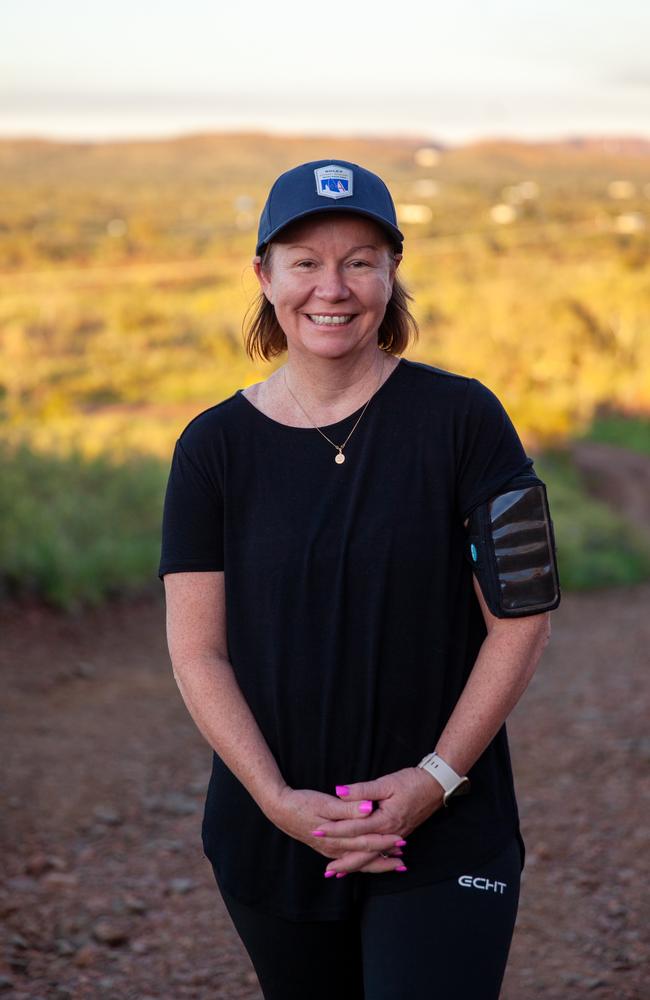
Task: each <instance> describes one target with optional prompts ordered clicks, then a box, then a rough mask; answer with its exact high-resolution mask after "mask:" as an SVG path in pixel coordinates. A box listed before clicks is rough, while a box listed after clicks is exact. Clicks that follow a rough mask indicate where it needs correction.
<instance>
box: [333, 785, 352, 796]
mask: <svg viewBox="0 0 650 1000" xmlns="http://www.w3.org/2000/svg"><path fill="white" fill-rule="evenodd" d="M336 794H337V795H349V794H350V789H349V788H348V786H347V785H337V786H336Z"/></svg>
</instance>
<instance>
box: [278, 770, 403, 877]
mask: <svg viewBox="0 0 650 1000" xmlns="http://www.w3.org/2000/svg"><path fill="white" fill-rule="evenodd" d="M360 806H363V807H364V808H361V809H360V808H359V807H360ZM372 812H373V805H372V802H365V801H362V802H359V801H356V802H345V801H342V800H341V799H340V798H338V796H336V795H327V794H326V793H325V792H317V791H314V790H313V789H309V788H291V787H289V786H288V785H287V786H285V788H283V789H282V791H281V792H280V793H279V794H278V796H277V797H276V798H275V800H274V802H273V805H272V806H271V807H270V808H269V809H268V810H267V813H266V815H267V817H268V819H270V820H271V822H272V823H273V824H274V825H275V826H277V827H278V829H279V830H282V831H283V832H284V833H286V834H288V835H289V836H290V837H293V838H294V840H300V841H301V842H302V843H303V844H307V845H308V847H311V848H313V849H314V850H315V851H318V853H319V854H322V855H323V856H324V857H326V858H330V859H332V858H341V857H343V855H344V854H348V853H349V852H350V851H355V852H363V853H365V854H367V855H368V859H367V860H368V863H371V862H375V861H376V859H378V861H376V864H373V868H372V869H371V870H374V871H390V870H391V869H392V868H394V867H395V862H396V861H397V862H398V863H400V864H401V861H400V859H399V857H392V858H379V857H378V852H379V851H384V852H386V853H388V852H389V851H391V850H392V849H393V848H397V847H398V845H397V844H396V841H402V844H403V843H404V842H403V840H402V838H401V836H400V834H399V833H385V832H383V833H372V832H368V833H363V834H357V835H356V836H347V837H332V836H329V837H318V836H316V835H315V833H314V831H316V830H318V827H319V823H323V822H326V821H328V820H338V819H359V818H361V819H363V818H364V817H368V816H371V815H372ZM323 841H325V843H323ZM359 860H361V854H359Z"/></svg>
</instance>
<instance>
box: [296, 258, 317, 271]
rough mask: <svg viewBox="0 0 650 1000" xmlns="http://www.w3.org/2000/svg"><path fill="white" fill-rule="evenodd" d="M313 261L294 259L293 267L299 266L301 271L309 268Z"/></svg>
mask: <svg viewBox="0 0 650 1000" xmlns="http://www.w3.org/2000/svg"><path fill="white" fill-rule="evenodd" d="M313 263H314V261H313V260H299V261H296V263H295V265H294V267H298V268H300V270H301V271H308V270H310V268H311V266H312V264H313Z"/></svg>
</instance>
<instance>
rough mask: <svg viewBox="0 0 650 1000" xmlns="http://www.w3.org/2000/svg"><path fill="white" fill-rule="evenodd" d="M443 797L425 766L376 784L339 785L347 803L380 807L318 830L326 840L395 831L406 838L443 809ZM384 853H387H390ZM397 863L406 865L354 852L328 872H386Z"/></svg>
mask: <svg viewBox="0 0 650 1000" xmlns="http://www.w3.org/2000/svg"><path fill="white" fill-rule="evenodd" d="M345 788H347V789H348V792H347V794H343V790H344V789H345ZM443 794H444V790H443V788H442V786H441V785H439V784H438V782H437V781H436V779H435V778H434V777H432V776H431V775H430V774H428V773H427V771H425V770H424V769H423V768H421V767H405V768H402V770H401V771H393V772H392V773H391V774H385V775H383V776H382V777H381V778H376V779H375V780H374V781H358V782H356V783H355V784H351V785H343V786H342V785H337V795H338V796H339V798H341V799H345V801H346V802H352V801H357V800H359V801H360V800H361V799H369V800H371V801H376V802H377V808H376V809H375V810H374V812H372V813H371V814H370V815H368V816H366V817H365V818H364V819H362V820H357V819H340V820H330V821H328V822H326V823H320V824H319V826H318V829H319V830H322V831H323V833H324V834H325V836H326V837H331V838H333V839H340V838H345V837H356V836H360V835H362V834H366V833H392V832H395V831H397V832H398V833H399V835H400V837H402V838H405V837H407V836H408V834H409V833H411V831H412V830H415V828H416V827H417V826H419V825H420V823H423V822H424V820H425V819H428V818H429V816H431V815H432V813H434V812H435V811H436V810H437V809H439V808H440V806H441V805H442V797H443ZM384 853H386V854H387V853H388V851H385V852H384ZM396 861H398V862H399V864H401V863H402V859H401V858H400V857H399V856H398V857H397V858H395V857H392V858H382V857H381V856H380V855H379V853H378V852H377V851H373V852H371V853H368V852H361V851H355V850H350V851H348V852H347V853H346V854H343V855H342V856H341V857H339V858H335V859H334V860H333V861H331V862H330V863H329V864H328V865H327V868H326V869H325V871H334V872H337V873H339V872H351V871H367V872H386V871H391V870H393V869H395V868H396V867H397V865H396V864H395V862H396Z"/></svg>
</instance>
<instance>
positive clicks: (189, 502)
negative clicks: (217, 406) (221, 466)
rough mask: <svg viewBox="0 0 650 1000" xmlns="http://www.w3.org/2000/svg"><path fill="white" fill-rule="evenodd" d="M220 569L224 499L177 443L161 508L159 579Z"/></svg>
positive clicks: (221, 563) (177, 442) (194, 461)
mask: <svg viewBox="0 0 650 1000" xmlns="http://www.w3.org/2000/svg"><path fill="white" fill-rule="evenodd" d="M223 568H224V562H223V498H222V496H221V495H220V493H219V491H218V489H217V487H216V486H215V484H214V482H212V481H211V479H210V478H209V477H208V476H207V475H206V474H205V472H204V471H203V470H202V469H201V468H200V466H199V464H198V463H197V461H196V459H191V458H190V457H189V455H188V454H187V452H186V450H185V448H184V447H183V445H182V444H181V442H180V439H179V440H178V441H176V445H175V448H174V454H173V456H172V463H171V469H170V472H169V478H168V480H167V489H166V492H165V500H164V505H163V518H162V545H161V556H160V565H159V567H158V576H159V578H160V579H161V580H162V578H163V576H164V575H165V573H183V572H187V571H193V570H194V571H197V570H203V571H206V570H223Z"/></svg>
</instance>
